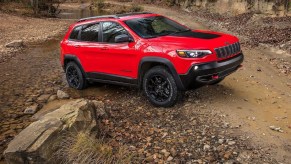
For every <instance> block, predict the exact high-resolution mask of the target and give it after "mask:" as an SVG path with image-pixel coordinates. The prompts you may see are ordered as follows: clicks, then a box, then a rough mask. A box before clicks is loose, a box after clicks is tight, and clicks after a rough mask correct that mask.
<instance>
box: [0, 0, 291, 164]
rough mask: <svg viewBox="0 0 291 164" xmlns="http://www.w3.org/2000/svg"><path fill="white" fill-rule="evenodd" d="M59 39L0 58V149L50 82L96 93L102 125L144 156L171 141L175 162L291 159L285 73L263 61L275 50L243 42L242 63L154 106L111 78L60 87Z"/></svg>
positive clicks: (182, 16) (52, 89)
mask: <svg viewBox="0 0 291 164" xmlns="http://www.w3.org/2000/svg"><path fill="white" fill-rule="evenodd" d="M112 3H113V2H112ZM114 3H115V2H114ZM144 8H145V9H146V10H148V11H151V12H155V13H160V14H163V15H166V16H168V17H170V18H173V19H175V20H178V21H180V22H182V23H183V24H186V25H188V26H190V27H192V28H194V29H208V27H207V26H206V25H204V22H199V23H198V22H196V21H195V17H192V16H190V14H188V13H186V12H182V11H175V10H172V9H166V8H160V7H156V6H147V5H145V6H144ZM59 40H60V38H57V39H55V40H51V41H49V42H47V43H45V44H43V45H36V46H31V47H29V48H28V49H26V50H25V51H24V52H23V53H21V54H18V55H16V56H15V58H13V59H12V60H8V61H7V62H5V63H1V65H0V77H1V79H0V80H1V81H0V82H1V84H2V85H1V86H0V90H1V93H0V96H1V97H0V107H1V109H0V110H1V115H0V119H1V129H0V132H1V138H0V146H1V152H2V151H3V149H4V148H5V146H6V144H7V143H8V142H9V140H11V139H12V138H13V137H14V136H15V135H16V134H17V133H19V132H20V131H21V130H22V129H23V128H24V127H25V126H27V125H29V123H30V121H31V120H30V116H27V115H24V114H23V110H24V109H25V107H26V106H28V105H31V104H34V103H39V104H44V103H41V102H39V100H38V98H39V97H40V96H41V95H47V94H48V95H54V94H55V93H56V91H57V90H58V89H65V90H66V91H67V92H68V93H69V94H70V95H71V97H73V98H79V97H85V98H89V99H99V100H104V101H105V102H106V104H107V106H108V107H107V108H108V109H109V110H111V117H112V119H113V120H112V122H111V123H108V122H106V126H109V125H110V126H109V128H108V129H105V131H106V130H107V131H108V133H110V134H111V136H112V138H114V139H115V140H116V142H122V143H123V144H132V145H134V146H135V147H136V149H138V150H137V151H140V150H142V151H143V152H142V153H141V154H144V158H145V160H146V161H148V162H151V159H150V158H154V160H157V159H161V158H163V157H161V158H160V154H161V153H160V152H161V151H162V149H166V150H168V151H170V150H172V149H173V148H177V151H178V152H177V153H176V154H178V155H175V153H174V152H171V155H172V156H173V157H175V159H174V160H176V161H179V162H187V161H190V162H198V163H199V162H201V161H205V162H207V161H208V162H209V161H213V160H217V159H220V162H225V161H228V160H234V159H236V160H238V161H239V160H241V161H240V162H243V163H244V162H246V163H250V162H255V163H263V161H265V162H271V163H272V162H273V163H279V162H283V163H289V162H290V161H291V127H290V126H291V101H290V100H291V86H290V85H289V86H288V84H289V83H290V75H289V76H288V75H285V74H283V73H281V72H280V70H278V69H276V68H275V67H274V66H273V65H272V64H271V63H270V59H272V58H274V56H275V57H278V56H276V54H273V53H271V52H270V51H268V50H265V49H262V48H249V47H247V46H243V52H244V54H245V62H244V63H243V64H244V67H243V68H242V69H240V70H238V71H237V72H236V73H234V74H232V75H230V76H229V77H228V78H226V79H225V80H224V81H223V82H222V83H221V84H219V85H217V86H206V87H203V88H200V89H198V90H195V91H189V92H187V93H186V97H185V101H184V102H181V103H180V104H178V105H177V106H175V107H173V108H170V109H162V108H153V107H152V106H151V105H150V104H149V103H148V102H147V101H146V100H145V98H144V97H143V96H142V95H141V94H140V92H139V91H137V90H135V89H131V88H124V87H119V86H111V85H103V86H92V87H90V88H88V89H86V90H84V91H75V90H72V89H70V88H68V87H67V85H66V83H65V82H64V80H63V75H64V74H63V70H62V69H61V66H60V64H59V48H58V46H59V44H58V43H59ZM113 125H114V126H113ZM271 125H274V126H276V127H281V128H282V130H283V131H284V133H280V132H277V131H273V130H271V129H270V128H269V126H271ZM112 126H113V127H112ZM120 131H121V132H120ZM125 132H126V133H125ZM123 133H124V134H125V135H123ZM128 133H131V134H128ZM213 136H214V137H213ZM120 137H121V139H120ZM218 139H223V140H224V142H225V143H224V142H223V144H222V145H224V146H225V149H223V150H219V148H220V147H219V146H220V145H221V143H218V141H217V140H218ZM233 140H234V141H235V142H236V144H235V145H232V143H231V141H233ZM219 142H220V141H219ZM112 144H113V145H114V144H115V143H112ZM205 145H208V146H209V147H210V148H209V150H208V146H205ZM212 147H213V148H212ZM210 150H211V151H210ZM218 150H219V151H218ZM221 152H222V153H221ZM229 152H230V154H229ZM173 154H174V155H173ZM155 157H157V158H155ZM176 158H177V159H176ZM242 158H243V160H242ZM167 159H168V157H166V159H165V160H167ZM200 160H201V161H200ZM218 161H219V160H218Z"/></svg>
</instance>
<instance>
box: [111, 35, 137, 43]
mask: <svg viewBox="0 0 291 164" xmlns="http://www.w3.org/2000/svg"><path fill="white" fill-rule="evenodd" d="M132 41H133V39H132V38H131V37H130V36H128V35H126V34H120V35H117V36H115V43H123V42H132Z"/></svg>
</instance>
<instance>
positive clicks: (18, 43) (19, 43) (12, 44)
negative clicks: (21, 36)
mask: <svg viewBox="0 0 291 164" xmlns="http://www.w3.org/2000/svg"><path fill="white" fill-rule="evenodd" d="M23 45H24V44H23V40H14V41H12V42H10V43H8V44H6V45H5V47H8V48H19V47H23Z"/></svg>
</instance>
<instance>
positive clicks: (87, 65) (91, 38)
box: [74, 22, 103, 72]
mask: <svg viewBox="0 0 291 164" xmlns="http://www.w3.org/2000/svg"><path fill="white" fill-rule="evenodd" d="M100 25H101V24H100V23H99V22H95V23H92V24H86V25H83V26H82V29H81V31H80V36H79V40H80V41H79V42H78V43H76V44H75V45H74V46H75V47H76V49H78V50H77V52H78V57H79V59H80V61H81V63H82V66H83V68H84V70H85V72H100V71H101V72H102V71H103V70H102V68H103V67H102V64H103V62H102V61H100V60H98V59H99V57H98V56H99V55H100V53H101V50H102V47H103V46H102V45H101V44H100V40H101V26H100Z"/></svg>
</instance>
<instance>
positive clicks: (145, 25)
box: [125, 16, 190, 38]
mask: <svg viewBox="0 0 291 164" xmlns="http://www.w3.org/2000/svg"><path fill="white" fill-rule="evenodd" d="M125 23H126V24H127V25H128V26H129V28H131V29H132V30H133V31H134V32H135V33H136V34H137V35H139V36H140V37H142V38H154V37H159V36H165V35H170V34H175V33H179V32H184V31H189V30H190V29H188V28H186V27H184V26H182V25H180V24H178V23H176V22H174V21H172V20H170V19H168V18H165V17H162V16H155V17H146V18H136V19H130V20H127V21H125Z"/></svg>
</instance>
